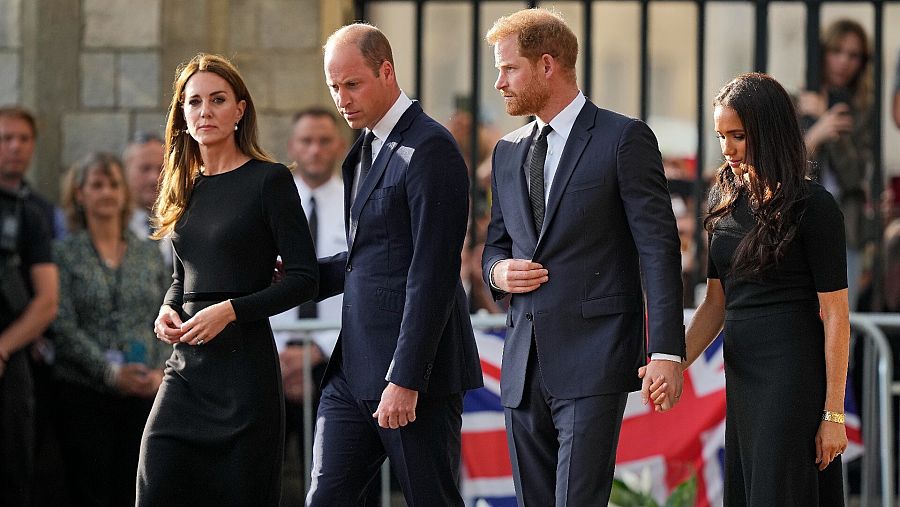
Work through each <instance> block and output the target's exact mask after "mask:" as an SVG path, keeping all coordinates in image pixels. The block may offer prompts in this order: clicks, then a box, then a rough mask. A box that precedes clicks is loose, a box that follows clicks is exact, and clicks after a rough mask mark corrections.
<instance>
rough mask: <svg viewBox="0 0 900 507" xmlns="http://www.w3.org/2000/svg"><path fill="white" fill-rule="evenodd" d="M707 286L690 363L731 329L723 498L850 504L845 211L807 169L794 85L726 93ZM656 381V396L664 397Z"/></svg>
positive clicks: (760, 78)
mask: <svg viewBox="0 0 900 507" xmlns="http://www.w3.org/2000/svg"><path fill="white" fill-rule="evenodd" d="M715 129H716V135H717V136H718V138H719V142H720V145H721V148H722V154H723V155H724V157H725V164H724V165H723V166H722V167H721V168H720V169H719V171H718V173H717V175H716V179H715V183H714V185H713V187H712V189H711V193H710V204H709V215H708V217H707V218H706V220H705V225H706V228H707V230H708V231H710V237H711V239H710V247H709V252H710V253H709V258H710V262H709V273H708V280H707V292H706V297H705V299H704V301H703V303H701V304H700V306H699V307H698V308H697V311H696V313H695V314H694V317H693V319H692V320H691V323H690V325H689V326H688V329H687V339H686V345H687V358H686V365H689V364H690V363H691V362H693V361H694V359H696V358H697V357H698V356H699V355H700V354H701V353H702V352H703V350H704V349H705V348H706V347H707V346H708V345H709V343H710V342H711V341H712V340H713V339H714V338H715V337H716V336H717V335H718V334H719V331H720V330H722V328H723V326H724V330H725V344H724V357H725V378H726V400H727V402H728V408H727V415H726V417H727V419H726V420H727V426H726V433H725V505H727V506H729V507H734V506H744V505H750V506H759V507H763V506H765V507H769V506H774V505H784V506H788V505H791V506H793V505H804V506H805V505H819V506H823V505H843V502H844V495H843V486H842V477H841V460H840V454H841V452H843V450H844V449H845V448H846V447H847V435H846V431H845V429H844V425H843V422H844V421H843V418H844V414H843V411H844V388H845V383H846V378H847V358H848V354H849V337H850V325H849V312H848V304H847V270H846V250H845V241H844V224H843V218H842V216H841V212H840V209H839V208H838V205H837V203H836V202H835V200H834V199H833V198H832V196H831V194H829V193H828V192H827V191H826V190H825V189H824V188H823V187H822V186H821V185H819V184H817V183H814V182H812V181H809V180H808V179H806V177H805V174H806V165H807V163H806V153H805V149H804V145H803V139H802V137H801V135H800V129H799V126H798V121H797V117H796V113H795V111H794V108H793V105H792V103H791V100H790V97H789V96H788V94H787V93H786V92H785V91H784V89H783V88H782V87H781V85H779V84H778V83H777V82H776V81H775V80H774V79H772V78H770V77H768V76H766V75H764V74H756V73H753V74H744V75H742V76H739V77H737V78H736V79H734V80H733V81H732V82H730V83H728V84H727V85H725V87H724V88H723V89H722V90H721V91H720V92H719V95H718V96H717V97H716V100H715ZM660 393H662V391H661V390H658V391H656V392H655V393H654V394H653V395H652V397H653V398H654V400H655V401H657V402H661V403H666V401H665V395H664V394H660Z"/></svg>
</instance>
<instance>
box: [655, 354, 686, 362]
mask: <svg viewBox="0 0 900 507" xmlns="http://www.w3.org/2000/svg"><path fill="white" fill-rule="evenodd" d="M650 360H651V361H658V360H663V361H675V362H676V363H680V362H681V357H679V356H676V355H672V354H663V353H661V352H654V353H653V354H650Z"/></svg>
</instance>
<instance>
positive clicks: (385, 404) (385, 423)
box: [372, 383, 419, 430]
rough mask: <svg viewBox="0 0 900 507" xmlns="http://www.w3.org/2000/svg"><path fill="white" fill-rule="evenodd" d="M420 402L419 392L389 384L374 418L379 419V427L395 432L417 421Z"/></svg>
mask: <svg viewBox="0 0 900 507" xmlns="http://www.w3.org/2000/svg"><path fill="white" fill-rule="evenodd" d="M418 401H419V392H418V391H414V390H412V389H407V388H405V387H400V386H398V385H397V384H392V383H388V385H387V387H385V388H384V392H382V393H381V401H380V402H379V403H378V409H377V410H375V413H374V414H372V417H374V418H375V419H378V425H379V426H381V427H382V428H385V429H388V428H390V429H392V430H395V429H397V428H400V427H402V426H406V425H407V424H409V423H411V422H413V421H415V420H416V403H417V402H418Z"/></svg>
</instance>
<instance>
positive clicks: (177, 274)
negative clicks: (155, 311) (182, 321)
mask: <svg viewBox="0 0 900 507" xmlns="http://www.w3.org/2000/svg"><path fill="white" fill-rule="evenodd" d="M183 303H184V264H182V263H181V259H179V258H178V253H177V252H176V251H175V249H174V248H172V284H171V285H170V286H169V290H168V291H166V297H165V299H164V300H163V304H164V305H169V306H171V307H172V308H175V309H178V308H181V305H182V304H183Z"/></svg>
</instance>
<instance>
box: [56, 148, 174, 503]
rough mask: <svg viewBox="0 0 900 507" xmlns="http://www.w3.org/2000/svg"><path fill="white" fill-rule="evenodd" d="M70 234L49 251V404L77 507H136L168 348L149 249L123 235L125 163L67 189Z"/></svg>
mask: <svg viewBox="0 0 900 507" xmlns="http://www.w3.org/2000/svg"><path fill="white" fill-rule="evenodd" d="M63 204H64V206H65V208H66V212H67V216H68V220H69V227H70V230H71V235H70V236H69V237H68V238H66V239H65V240H63V241H61V242H58V243H57V244H56V245H54V255H55V261H56V263H57V264H58V266H59V271H60V305H59V306H60V308H59V316H58V317H57V320H56V322H55V323H54V325H53V330H54V333H55V337H56V338H55V340H56V351H57V352H56V365H55V377H56V379H57V381H58V387H57V393H58V395H59V396H58V400H57V403H56V411H57V420H58V424H59V433H60V440H61V443H62V447H63V459H64V461H65V464H66V472H67V478H68V483H69V491H70V495H71V497H72V498H71V499H72V501H73V503H74V504H78V505H98V506H102V505H109V506H113V505H115V506H119V505H128V504H131V505H134V491H135V487H134V476H135V473H136V469H137V459H138V451H139V447H140V439H141V432H142V430H143V427H144V423H145V422H146V420H147V415H148V414H149V412H150V407H151V405H152V403H153V398H154V396H156V391H157V389H158V388H159V384H160V382H161V380H162V376H163V372H162V368H163V366H164V362H165V359H166V357H168V355H169V354H171V348H170V347H168V346H166V345H165V344H164V343H162V342H160V341H159V340H157V339H156V337H155V336H154V335H153V319H154V318H155V317H156V312H157V309H158V307H159V299H160V297H161V296H162V294H163V293H165V289H166V287H167V286H168V283H167V281H166V279H167V278H168V277H167V276H166V274H165V273H164V267H163V261H162V258H161V256H160V253H159V250H158V249H157V247H156V245H155V244H153V243H152V242H150V241H146V240H143V239H139V238H138V237H137V236H135V235H134V234H133V233H132V232H131V231H130V230H129V229H128V218H129V215H130V214H131V205H130V202H129V192H128V187H127V186H126V184H125V180H124V175H123V171H122V164H121V163H120V162H119V161H118V160H117V159H116V158H115V157H113V156H111V155H107V154H100V153H95V154H91V155H88V156H87V157H85V158H84V159H82V160H80V161H79V162H77V163H76V164H75V165H74V166H73V167H72V169H71V170H70V171H69V173H68V175H67V178H66V181H65V184H64V188H63Z"/></svg>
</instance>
